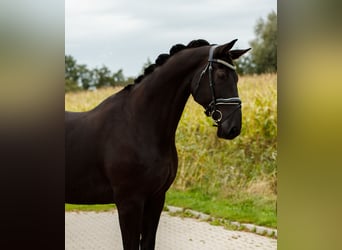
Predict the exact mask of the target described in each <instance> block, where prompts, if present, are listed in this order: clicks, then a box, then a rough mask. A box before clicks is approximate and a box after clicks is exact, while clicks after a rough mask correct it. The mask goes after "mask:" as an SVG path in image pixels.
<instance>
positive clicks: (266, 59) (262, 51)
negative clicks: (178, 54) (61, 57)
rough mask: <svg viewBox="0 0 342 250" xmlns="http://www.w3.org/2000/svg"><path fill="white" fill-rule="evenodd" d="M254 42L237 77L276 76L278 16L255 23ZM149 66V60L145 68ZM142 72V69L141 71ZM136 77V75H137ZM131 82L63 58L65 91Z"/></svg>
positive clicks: (239, 64)
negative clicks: (248, 75) (274, 74)
mask: <svg viewBox="0 0 342 250" xmlns="http://www.w3.org/2000/svg"><path fill="white" fill-rule="evenodd" d="M254 33H255V36H256V37H255V39H254V40H252V41H250V42H249V45H250V47H251V48H252V50H251V51H249V52H248V53H247V54H246V55H244V56H243V57H241V58H240V59H238V60H237V61H236V62H235V64H236V66H237V72H238V74H240V75H246V74H263V73H274V72H277V45H278V44H277V13H276V12H274V11H272V12H271V13H270V14H268V16H267V18H266V20H263V19H261V18H260V19H258V20H257V22H256V25H255V27H254ZM149 64H151V62H150V60H149V59H148V61H147V63H145V64H144V68H145V67H147V66H149ZM142 72H143V69H142ZM137 73H138V72H137ZM132 82H133V78H132V77H129V78H126V77H125V76H124V74H123V70H122V69H119V70H118V71H117V72H111V71H110V70H109V69H108V67H106V66H102V67H101V68H95V69H92V70H90V69H88V68H87V66H86V65H84V64H77V62H76V60H75V59H74V58H73V57H72V56H71V55H65V91H66V92H69V91H77V90H88V89H95V88H101V87H104V86H124V85H127V84H129V83H132Z"/></svg>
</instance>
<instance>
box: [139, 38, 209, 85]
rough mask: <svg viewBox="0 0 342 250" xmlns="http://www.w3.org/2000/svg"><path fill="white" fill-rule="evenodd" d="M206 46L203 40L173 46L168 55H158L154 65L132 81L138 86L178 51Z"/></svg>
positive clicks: (206, 42)
mask: <svg viewBox="0 0 342 250" xmlns="http://www.w3.org/2000/svg"><path fill="white" fill-rule="evenodd" d="M206 45H210V44H209V42H208V41H206V40H204V39H198V40H192V41H191V42H190V43H189V44H188V45H186V46H185V45H184V44H180V43H179V44H175V45H173V46H172V47H171V49H170V52H169V54H165V53H163V54H160V55H159V56H158V57H157V59H156V60H155V63H153V64H151V65H149V66H148V67H146V68H145V69H144V74H142V75H140V76H138V77H137V78H136V79H135V80H134V84H138V83H140V82H141V81H142V80H143V79H144V78H145V77H146V76H147V75H149V74H151V73H152V72H153V71H154V70H155V68H157V67H159V66H161V65H163V64H164V63H165V62H166V61H167V60H168V59H169V58H170V57H171V56H173V55H174V54H176V53H178V52H179V51H181V50H183V49H188V48H197V47H201V46H206Z"/></svg>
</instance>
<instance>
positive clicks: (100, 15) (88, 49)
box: [65, 0, 276, 75]
mask: <svg viewBox="0 0 342 250" xmlns="http://www.w3.org/2000/svg"><path fill="white" fill-rule="evenodd" d="M65 3H66V24H65V26H66V27H65V31H66V53H68V54H71V55H73V56H74V57H75V58H76V59H77V60H78V61H80V62H81V63H85V64H88V65H89V66H91V67H94V66H100V65H103V64H104V65H107V66H109V67H110V68H111V69H112V70H118V69H124V74H125V75H137V74H138V73H139V71H140V70H141V67H142V65H143V64H144V63H145V62H146V61H147V58H150V59H151V60H154V58H155V57H156V56H157V55H158V54H159V53H163V52H168V50H169V48H170V47H171V46H172V45H173V44H175V43H188V42H189V41H190V40H192V39H197V38H204V39H207V40H209V42H212V43H224V42H228V41H229V40H231V39H234V38H239V42H238V43H237V46H238V47H246V46H248V41H249V40H251V39H252V38H253V34H254V33H253V27H254V25H255V22H256V20H257V18H259V17H265V16H266V14H267V13H269V12H271V10H272V9H275V8H276V1H274V0H264V1H258V0H231V1H225V0H196V1H194V0H189V1H184V0H183V1H181V0H174V1H160V0H159V1H157V0H148V1H132V0H125V1H124V0H116V1H112V0H98V1H92V0H66V2H65Z"/></svg>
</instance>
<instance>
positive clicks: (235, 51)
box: [229, 48, 251, 60]
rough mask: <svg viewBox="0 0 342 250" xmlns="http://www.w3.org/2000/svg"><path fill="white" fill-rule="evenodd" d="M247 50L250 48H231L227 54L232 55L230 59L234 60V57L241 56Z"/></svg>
mask: <svg viewBox="0 0 342 250" xmlns="http://www.w3.org/2000/svg"><path fill="white" fill-rule="evenodd" d="M249 50H251V48H249V49H237V50H231V51H229V54H230V56H231V57H232V59H233V60H234V59H238V58H239V57H240V56H242V55H243V54H245V53H246V52H247V51H249Z"/></svg>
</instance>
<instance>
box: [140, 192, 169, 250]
mask: <svg viewBox="0 0 342 250" xmlns="http://www.w3.org/2000/svg"><path fill="white" fill-rule="evenodd" d="M164 202H165V193H164V194H162V195H160V196H159V197H157V198H152V199H150V200H148V201H146V202H145V207H144V215H143V225H142V238H141V250H153V249H154V246H155V241H156V233H157V228H158V224H159V218H160V214H161V212H162V210H163V207H164Z"/></svg>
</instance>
